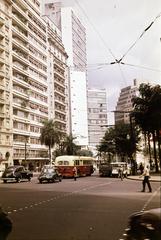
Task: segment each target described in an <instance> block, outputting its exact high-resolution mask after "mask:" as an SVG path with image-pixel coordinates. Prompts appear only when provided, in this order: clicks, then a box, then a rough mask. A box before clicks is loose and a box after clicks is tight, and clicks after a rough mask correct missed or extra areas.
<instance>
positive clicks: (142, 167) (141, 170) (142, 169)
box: [139, 163, 144, 174]
mask: <svg viewBox="0 0 161 240" xmlns="http://www.w3.org/2000/svg"><path fill="white" fill-rule="evenodd" d="M139 170H140V174H143V172H144V166H143V164H142V163H140V166H139Z"/></svg>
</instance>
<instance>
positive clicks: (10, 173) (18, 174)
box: [2, 166, 33, 183]
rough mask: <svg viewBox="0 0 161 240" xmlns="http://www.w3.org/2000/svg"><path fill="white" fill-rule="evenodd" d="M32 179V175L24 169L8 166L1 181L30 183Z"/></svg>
mask: <svg viewBox="0 0 161 240" xmlns="http://www.w3.org/2000/svg"><path fill="white" fill-rule="evenodd" d="M32 177H33V173H32V172H30V171H29V170H27V169H25V167H24V166H9V167H7V168H6V170H5V171H4V173H3V174H2V180H3V182H4V183H6V182H8V181H16V182H20V181H21V180H24V179H25V180H28V181H30V180H31V178H32Z"/></svg>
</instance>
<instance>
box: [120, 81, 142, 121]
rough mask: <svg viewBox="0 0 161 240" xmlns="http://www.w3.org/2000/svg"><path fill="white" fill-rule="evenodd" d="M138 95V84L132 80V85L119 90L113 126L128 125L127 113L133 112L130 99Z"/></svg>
mask: <svg viewBox="0 0 161 240" xmlns="http://www.w3.org/2000/svg"><path fill="white" fill-rule="evenodd" d="M137 95H138V84H137V81H136V79H134V84H133V85H132V86H128V87H125V88H122V89H121V92H120V96H119V98H118V101H117V105H116V110H115V124H118V123H130V118H129V112H130V111H132V110H133V106H132V98H133V97H135V96H137Z"/></svg>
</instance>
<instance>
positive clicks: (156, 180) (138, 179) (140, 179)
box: [127, 177, 161, 182]
mask: <svg viewBox="0 0 161 240" xmlns="http://www.w3.org/2000/svg"><path fill="white" fill-rule="evenodd" d="M127 179H129V180H135V181H143V178H135V177H127ZM150 182H161V178H160V179H153V177H151V178H150Z"/></svg>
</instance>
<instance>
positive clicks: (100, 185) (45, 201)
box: [7, 181, 115, 214]
mask: <svg viewBox="0 0 161 240" xmlns="http://www.w3.org/2000/svg"><path fill="white" fill-rule="evenodd" d="M113 182H115V181H111V182H108V183H101V184H97V185H92V186H89V187H86V188H82V189H79V190H75V191H72V192H69V193H65V194H61V195H60V194H59V195H57V196H55V197H53V198H50V199H47V200H43V201H41V202H37V203H33V204H30V205H28V206H25V207H24V208H22V207H21V208H19V209H14V210H10V211H8V212H7V214H12V213H16V212H20V211H24V210H25V209H29V208H33V207H36V206H38V205H41V204H43V203H48V202H51V201H54V200H58V199H60V198H63V197H68V196H72V195H74V194H77V193H81V192H84V191H88V190H89V189H94V188H97V187H102V186H106V185H110V184H112V183H113Z"/></svg>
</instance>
